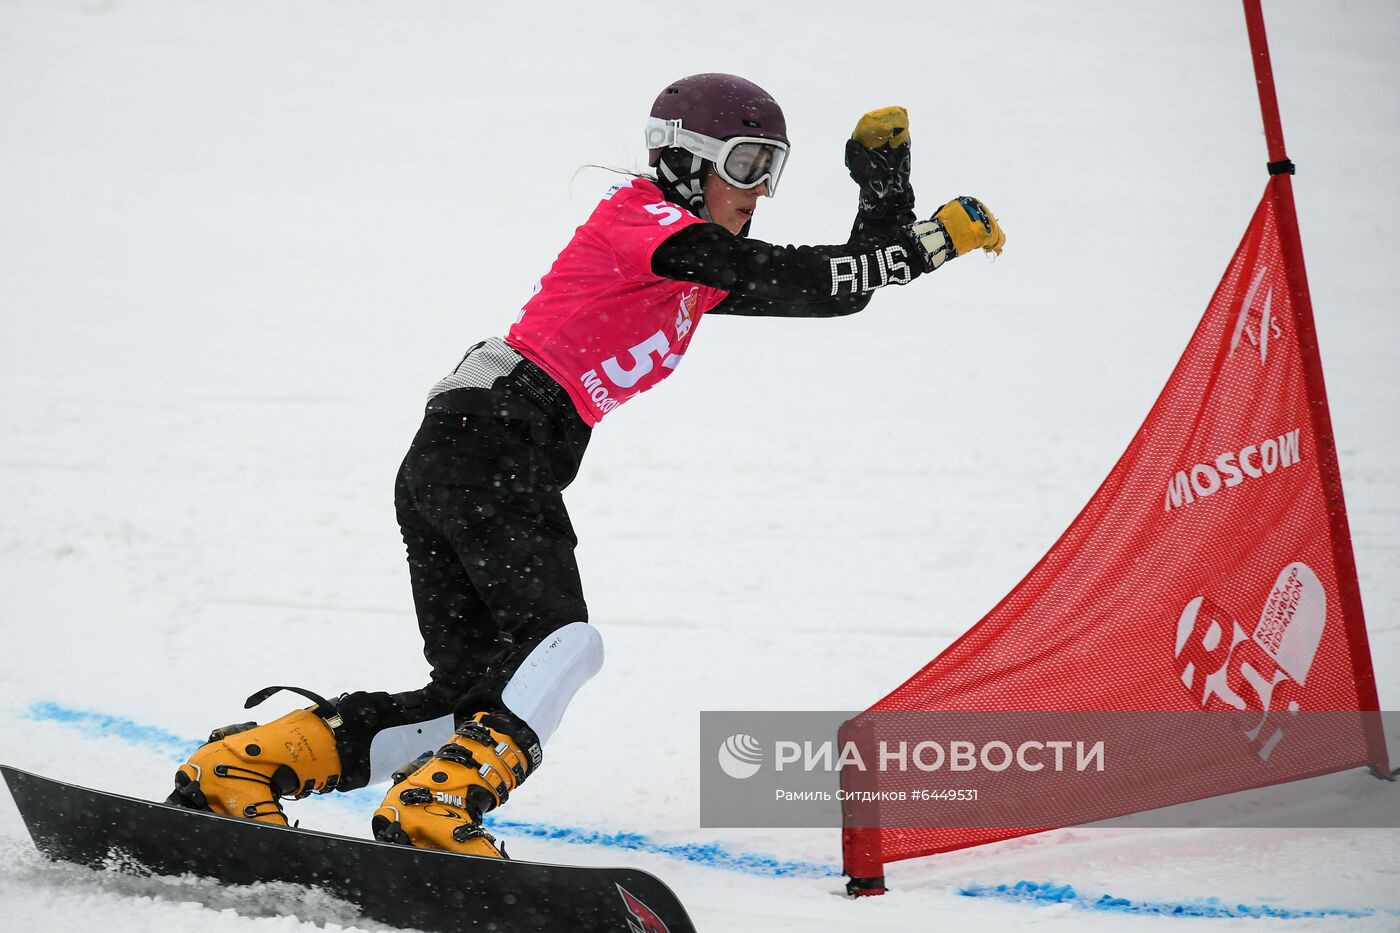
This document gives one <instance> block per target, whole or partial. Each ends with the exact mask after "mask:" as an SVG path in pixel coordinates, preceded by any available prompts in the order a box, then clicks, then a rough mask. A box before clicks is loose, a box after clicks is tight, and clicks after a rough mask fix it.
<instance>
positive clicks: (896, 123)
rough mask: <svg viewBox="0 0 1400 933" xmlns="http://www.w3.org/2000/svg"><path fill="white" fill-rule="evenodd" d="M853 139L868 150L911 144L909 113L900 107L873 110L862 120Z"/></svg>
mask: <svg viewBox="0 0 1400 933" xmlns="http://www.w3.org/2000/svg"><path fill="white" fill-rule="evenodd" d="M851 138H852V139H854V140H855V141H856V142H858V143H860V144H861V145H862V146H864V147H865V148H867V149H879V148H880V147H881V146H884V145H886V144H888V145H889V147H890V148H891V149H893V148H896V147H898V146H903V145H904V144H905V143H907V142H909V111H907V110H905V109H904V108H903V107H898V106H895V107H880V108H878V109H876V110H872V111H870V112H869V113H867V114H865V116H863V117H861V118H860V122H858V123H857V124H856V129H855V132H853V133H852V134H851Z"/></svg>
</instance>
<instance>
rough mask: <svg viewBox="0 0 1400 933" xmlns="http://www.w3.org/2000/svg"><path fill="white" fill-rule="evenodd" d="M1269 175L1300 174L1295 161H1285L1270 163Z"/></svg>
mask: <svg viewBox="0 0 1400 933" xmlns="http://www.w3.org/2000/svg"><path fill="white" fill-rule="evenodd" d="M1269 174H1270V175H1296V174H1298V166H1296V165H1294V164H1293V160H1292V159H1284V160H1283V161H1282V162H1270V163H1269Z"/></svg>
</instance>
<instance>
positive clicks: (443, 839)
mask: <svg viewBox="0 0 1400 933" xmlns="http://www.w3.org/2000/svg"><path fill="white" fill-rule="evenodd" d="M512 718H513V717H512ZM512 726H514V727H515V728H513V729H512V731H514V732H517V733H519V732H521V731H522V730H520V728H519V724H518V723H512V722H509V721H508V720H507V719H506V718H505V717H502V716H500V715H499V714H497V715H489V714H486V713H478V714H476V716H474V717H473V718H472V719H470V720H468V721H466V722H464V723H463V724H462V725H461V726H459V727H458V729H457V734H456V735H455V736H453V738H452V741H451V742H449V743H448V744H446V745H444V746H443V747H442V748H440V749H438V751H437V754H435V755H431V756H426V755H425V756H424V757H422V758H419V759H418V760H417V761H414V762H412V763H411V764H409V765H406V766H405V767H404V769H403V770H402V771H400V772H398V773H396V774H395V775H394V786H393V787H391V788H390V789H389V793H388V795H387V796H386V797H385V798H384V802H383V803H381V804H380V805H379V809H378V810H376V811H375V812H374V818H373V820H372V822H371V826H372V828H373V830H374V836H375V838H376V839H382V840H384V841H385V842H395V843H398V844H400V845H411V846H417V847H419V848H423V849H446V850H447V851H449V852H461V853H464V854H467V855H481V856H486V857H487V858H505V857H506V855H505V851H504V849H503V848H502V847H498V846H497V845H496V839H495V837H494V836H492V835H491V834H490V833H488V832H487V831H486V830H485V829H484V828H483V827H482V825H481V816H482V814H483V813H486V812H488V811H490V810H494V809H495V808H496V807H499V806H500V805H501V804H503V803H505V802H506V799H507V798H508V797H509V796H510V792H511V791H513V790H515V789H516V788H517V787H519V786H520V784H521V782H522V781H524V780H525V778H526V776H527V775H528V774H529V773H530V772H531V771H532V770H534V769H535V768H536V767H538V766H539V762H540V757H541V756H540V752H539V744H538V743H537V742H534V741H532V740H530V741H528V745H529V748H530V752H531V754H530V755H529V756H527V755H526V754H525V752H524V751H522V750H521V747H520V744H518V743H517V742H516V740H515V739H514V738H512V737H511V736H510V735H507V734H506V732H504V731H501V730H502V729H503V728H511V727H512ZM524 731H528V728H527V729H526V730H524Z"/></svg>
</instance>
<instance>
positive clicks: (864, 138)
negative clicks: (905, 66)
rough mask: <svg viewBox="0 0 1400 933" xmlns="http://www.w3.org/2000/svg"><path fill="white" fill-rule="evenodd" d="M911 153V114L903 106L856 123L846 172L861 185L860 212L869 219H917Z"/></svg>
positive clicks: (883, 109) (848, 143) (874, 113)
mask: <svg viewBox="0 0 1400 933" xmlns="http://www.w3.org/2000/svg"><path fill="white" fill-rule="evenodd" d="M909 150H910V146H909V111H907V110H905V109H904V108H903V107H880V108H879V109H877V110H872V111H870V112H869V113H867V114H866V115H865V116H863V117H861V118H860V120H859V122H857V123H856V128H855V131H854V132H852V133H851V138H850V139H848V140H846V170H847V171H849V172H850V173H851V178H852V179H853V180H854V181H855V183H856V184H858V185H860V212H861V215H862V216H863V217H865V218H866V219H868V220H877V219H890V220H896V221H900V222H902V223H909V222H910V221H912V220H913V219H914V189H913V187H911V186H910V184H909Z"/></svg>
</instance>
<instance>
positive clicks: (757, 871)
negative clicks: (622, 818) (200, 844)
mask: <svg viewBox="0 0 1400 933" xmlns="http://www.w3.org/2000/svg"><path fill="white" fill-rule="evenodd" d="M28 717H29V718H30V719H34V720H40V721H43V722H54V723H59V724H60V725H64V726H71V727H73V728H79V729H83V730H84V731H85V732H87V733H88V734H94V733H96V734H98V735H106V736H111V737H113V738H118V739H122V740H123V741H126V742H130V743H131V744H133V745H140V746H143V747H145V748H148V749H150V750H152V751H155V752H159V753H161V754H164V755H168V756H169V757H170V758H171V759H172V760H174V761H184V760H185V759H186V758H188V757H189V755H190V753H191V752H192V751H194V750H195V749H196V748H198V747H199V746H200V745H201V744H203V742H204V739H187V738H183V737H181V736H178V735H175V734H173V733H170V732H166V731H165V730H164V729H159V728H156V727H155V726H150V725H145V724H143V723H139V722H136V721H134V720H131V719H125V718H123V717H121V716H109V715H108V714H106V713H99V712H94V711H92V710H80V709H72V708H70V707H66V706H60V705H59V704H57V703H53V702H49V701H44V702H40V703H34V704H32V705H30V707H29V709H28ZM323 799H325V800H333V801H335V802H336V803H338V804H342V805H345V806H351V807H356V808H359V809H364V808H366V806H367V803H366V800H365V798H363V797H359V798H356V797H354V796H352V795H348V794H332V795H330V796H329V797H327V798H323ZM486 822H487V824H488V825H490V827H491V828H492V829H493V830H497V831H499V832H501V833H508V834H513V835H516V836H529V837H531V838H534V839H546V840H550V841H553V842H565V843H569V844H570V845H586V846H597V847H601V848H607V849H620V850H625V851H629V852H646V853H648V854H651V855H661V856H665V857H667V858H672V859H676V860H678V861H682V862H691V863H694V864H697V865H704V866H706V867H708V868H717V869H722V870H724V871H733V872H740V873H742V874H746V875H758V876H763V877H774V878H838V877H841V871H840V869H839V868H837V866H835V865H832V864H829V863H822V862H804V861H800V860H795V859H780V858H776V857H774V856H772V855H767V854H765V853H762V852H735V851H733V850H731V849H730V848H729V847H727V846H725V845H723V844H722V843H718V842H705V843H698V842H662V841H660V840H657V839H653V838H652V837H650V836H647V835H644V834H642V833H627V832H605V831H603V830H597V829H588V828H585V827H578V826H554V825H551V824H548V823H530V822H525V821H522V820H509V819H500V818H495V819H493V818H492V817H491V816H490V815H488V816H487V819H486Z"/></svg>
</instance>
